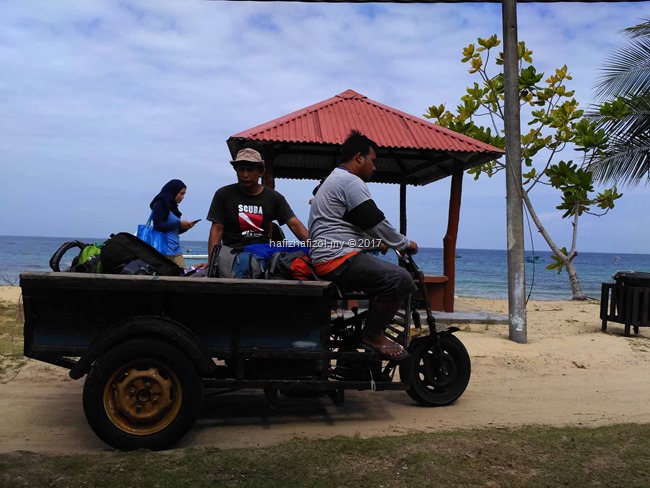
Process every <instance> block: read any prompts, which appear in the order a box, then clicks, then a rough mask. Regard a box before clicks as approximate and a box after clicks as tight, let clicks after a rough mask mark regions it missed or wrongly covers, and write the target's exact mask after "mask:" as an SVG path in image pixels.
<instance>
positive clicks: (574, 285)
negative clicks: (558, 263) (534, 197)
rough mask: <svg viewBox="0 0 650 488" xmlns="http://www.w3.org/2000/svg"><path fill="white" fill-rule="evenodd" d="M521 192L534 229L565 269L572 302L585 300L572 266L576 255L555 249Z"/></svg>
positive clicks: (531, 204) (531, 206)
mask: <svg viewBox="0 0 650 488" xmlns="http://www.w3.org/2000/svg"><path fill="white" fill-rule="evenodd" d="M522 192H523V193H522V194H523V199H524V204H525V205H526V209H527V210H528V213H529V214H530V216H531V218H532V219H533V222H535V227H537V230H538V231H539V233H540V234H542V237H543V238H544V240H545V241H546V243H547V244H548V247H549V248H550V249H551V251H553V254H555V255H556V256H557V257H558V258H560V259H561V260H562V262H563V263H564V266H565V267H566V271H567V274H568V275H569V284H570V285H571V293H572V295H573V296H572V300H587V296H586V295H585V294H584V293H583V292H582V289H581V288H580V280H579V279H578V271H577V270H576V267H575V264H573V258H575V257H576V256H577V253H576V252H575V251H572V252H571V253H569V256H567V255H566V254H564V253H563V252H562V251H561V250H560V248H559V247H557V244H555V242H554V241H553V239H552V238H551V236H550V235H549V233H548V232H547V231H546V229H545V228H544V225H543V224H542V221H541V220H539V217H538V216H537V213H536V212H535V209H534V208H533V203H532V202H531V201H530V198H528V193H527V192H525V191H523V189H522ZM576 220H577V218H576ZM575 226H577V221H576V222H574V229H575ZM574 243H575V232H574Z"/></svg>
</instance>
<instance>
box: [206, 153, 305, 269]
mask: <svg viewBox="0 0 650 488" xmlns="http://www.w3.org/2000/svg"><path fill="white" fill-rule="evenodd" d="M231 164H232V166H233V168H234V169H235V171H236V173H237V183H234V184H232V185H227V186H224V187H222V188H219V189H218V190H217V191H216V192H215V194H214V197H213V198H212V204H211V205H210V210H209V211H208V220H210V221H211V222H212V227H211V228H210V236H209V238H208V252H209V253H211V252H212V249H213V248H214V246H216V245H217V244H222V243H223V244H224V245H226V246H229V247H233V248H243V249H245V250H249V251H251V252H253V253H255V254H259V255H261V256H262V257H264V258H268V257H269V255H270V253H272V252H275V251H278V250H281V249H279V248H278V246H273V247H271V246H270V245H269V241H270V239H271V237H272V227H273V222H274V221H277V222H278V223H279V224H280V225H284V224H286V225H287V226H288V227H289V229H291V232H293V234H294V235H295V236H296V237H297V238H298V240H300V241H306V240H307V236H308V232H307V228H306V227H305V226H304V224H303V223H302V222H301V221H300V219H298V217H296V215H295V214H294V213H293V210H291V207H290V206H289V204H288V203H287V200H286V199H285V198H284V196H282V194H281V193H279V192H277V191H275V190H274V189H272V188H268V187H266V186H264V185H262V184H261V183H260V179H261V178H262V175H263V174H264V160H263V159H262V156H261V155H260V153H259V152H258V151H256V150H255V149H251V148H246V149H242V150H240V151H239V152H238V153H237V156H236V157H235V159H234V160H233V161H231Z"/></svg>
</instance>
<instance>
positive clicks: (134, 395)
mask: <svg viewBox="0 0 650 488" xmlns="http://www.w3.org/2000/svg"><path fill="white" fill-rule="evenodd" d="M182 403H183V391H182V388H181V383H180V381H179V379H178V377H177V376H176V375H175V374H174V373H173V372H170V371H167V370H165V369H163V368H159V367H156V366H154V365H146V366H138V365H136V364H130V365H127V366H125V367H121V368H119V369H117V370H116V371H115V372H114V373H113V374H112V375H111V377H110V378H109V380H108V381H107V382H106V386H105V387H104V409H105V410H106V414H107V415H108V418H109V420H110V421H111V422H112V423H113V425H115V426H116V427H117V428H118V429H120V430H122V431H124V432H127V433H129V434H133V435H151V434H155V433H157V432H160V431H162V430H164V429H165V428H166V427H168V426H169V425H170V424H171V423H172V422H173V421H174V419H175V418H176V417H177V416H178V413H179V412H180V409H181V405H182Z"/></svg>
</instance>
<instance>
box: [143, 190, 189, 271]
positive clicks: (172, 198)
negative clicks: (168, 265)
mask: <svg viewBox="0 0 650 488" xmlns="http://www.w3.org/2000/svg"><path fill="white" fill-rule="evenodd" d="M186 192H187V186H186V185H185V183H183V182H182V181H181V180H170V181H168V182H167V183H165V186H163V187H162V189H161V190H160V193H158V195H156V196H155V197H154V198H153V200H152V201H151V203H150V204H149V207H150V208H151V211H152V215H151V220H152V222H153V226H154V228H155V229H156V230H157V231H159V232H164V233H165V234H166V236H167V249H166V251H165V252H163V254H164V255H165V256H167V257H168V258H169V259H171V260H172V261H174V262H175V263H176V264H178V265H179V266H180V267H182V268H185V266H186V265H185V259H184V258H183V250H182V249H181V244H180V237H179V236H180V234H182V233H184V232H187V231H188V230H190V229H191V228H192V227H194V226H195V225H196V223H197V222H198V221H199V220H201V219H199V220H195V221H189V220H181V215H182V214H181V212H180V210H178V205H179V204H180V203H181V202H182V201H183V198H185V193H186Z"/></svg>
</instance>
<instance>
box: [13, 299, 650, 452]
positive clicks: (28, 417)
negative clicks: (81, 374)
mask: <svg viewBox="0 0 650 488" xmlns="http://www.w3.org/2000/svg"><path fill="white" fill-rule="evenodd" d="M19 296H20V289H19V288H18V287H9V286H2V287H0V300H4V301H8V302H11V303H14V304H16V306H17V304H18V300H19ZM599 306H600V304H599V303H598V302H596V301H588V302H573V301H532V302H529V303H528V306H527V327H528V343H527V344H517V343H515V342H512V341H510V340H509V339H508V325H507V324H506V325H501V324H498V325H485V324H463V325H461V326H460V327H461V328H462V331H461V332H459V333H457V335H458V337H459V338H460V339H461V340H462V341H463V343H464V344H465V346H466V347H467V349H468V351H469V353H470V356H471V358H472V369H473V371H472V378H471V381H470V384H469V386H468V389H467V391H466V392H465V394H464V395H463V396H462V397H461V398H460V399H459V400H458V401H457V402H456V403H455V404H454V405H451V406H448V407H444V408H433V409H430V408H423V407H418V406H416V405H415V404H414V402H413V401H412V400H411V399H410V398H409V397H408V396H407V395H406V394H405V393H404V392H400V391H394V392H371V391H362V392H356V391H347V392H346V400H345V404H344V405H343V406H342V407H336V406H334V405H333V404H332V403H331V402H330V400H329V399H327V398H323V399H289V398H283V397H281V399H280V402H279V404H278V405H277V406H276V407H275V408H270V407H268V405H267V404H266V401H265V399H264V396H263V394H261V393H260V392H257V391H250V392H239V393H235V394H231V395H221V396H217V397H210V398H207V399H206V406H205V412H204V414H203V416H202V417H201V418H200V419H199V421H198V422H197V424H196V426H195V427H194V428H193V429H192V431H191V432H190V433H189V434H188V435H187V436H186V437H185V438H184V439H183V440H182V441H181V443H180V445H179V447H180V448H189V447H199V446H212V447H218V448H231V447H248V446H260V445H268V444H273V443H278V442H282V441H286V440H289V439H292V438H296V437H310V438H311V437H316V438H318V437H331V436H341V435H344V436H347V435H359V436H362V437H368V436H377V435H398V434H401V433H406V432H413V431H425V432H430V431H436V430H452V429H458V428H469V427H510V426H521V425H528V424H543V425H554V426H562V425H576V426H586V427H595V426H600V425H606V424H614V423H626V422H632V423H645V422H647V421H648V420H647V419H648V418H650V331H649V330H648V329H646V328H641V329H640V333H639V334H638V335H633V336H632V337H624V336H623V326H622V325H621V324H612V323H610V324H609V328H608V331H607V332H605V333H603V332H602V331H601V322H600V318H599ZM456 309H457V310H458V311H484V312H495V313H505V314H507V312H508V304H507V301H506V300H490V299H477V298H458V299H457V301H456ZM82 389H83V379H82V380H79V381H72V380H71V379H70V378H69V377H68V375H67V370H65V369H63V368H59V367H56V366H49V365H46V364H44V363H40V362H38V361H33V360H28V361H27V364H26V366H24V367H23V368H22V369H21V370H20V371H18V372H17V373H16V372H14V373H11V374H8V375H4V376H3V377H0V412H2V417H1V418H0V452H9V451H15V450H29V451H35V452H52V453H54V452H55V453H71V452H101V451H102V450H105V449H107V446H105V445H104V444H103V443H102V442H101V441H99V440H98V439H97V438H96V437H95V436H94V434H93V433H92V431H91V430H90V428H89V427H88V425H87V424H86V421H85V418H84V415H83V409H82V404H81V394H82Z"/></svg>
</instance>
